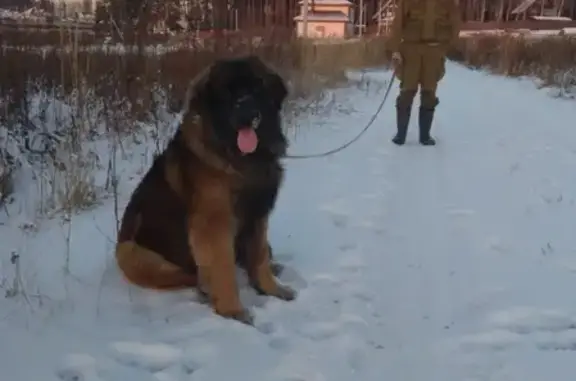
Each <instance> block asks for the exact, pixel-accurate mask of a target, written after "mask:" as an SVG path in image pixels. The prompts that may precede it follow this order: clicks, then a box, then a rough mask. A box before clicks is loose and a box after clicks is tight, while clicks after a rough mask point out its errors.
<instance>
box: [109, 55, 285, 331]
mask: <svg viewBox="0 0 576 381" xmlns="http://www.w3.org/2000/svg"><path fill="white" fill-rule="evenodd" d="M191 89H192V93H191V95H190V100H189V104H188V109H187V111H186V113H185V115H184V117H183V120H182V123H181V125H180V126H179V128H178V130H177V132H176V133H175V135H174V137H173V138H172V140H171V141H170V142H169V143H168V146H167V148H166V149H165V150H164V152H162V153H161V154H160V155H159V156H158V157H157V158H156V159H155V161H154V163H153V164H152V167H151V168H150V170H149V171H148V173H147V174H146V175H145V176H144V178H143V179H142V181H141V182H140V184H139V185H138V186H137V188H136V190H135V191H134V193H133V194H132V197H131V199H130V201H129V203H128V205H127V207H126V210H125V212H124V216H123V220H122V226H121V229H120V232H119V235H118V244H117V247H116V259H117V262H118V265H119V267H120V269H121V271H122V272H123V274H124V275H125V277H126V278H127V280H129V281H130V282H131V283H134V284H136V285H139V286H142V287H147V288H154V289H161V290H171V289H181V288H187V287H198V289H199V290H201V291H202V292H204V293H205V294H206V295H208V296H209V300H210V303H211V305H212V307H213V309H214V311H215V312H216V313H218V314H220V315H222V316H225V317H231V318H235V319H239V320H242V321H245V322H251V321H252V318H251V315H250V313H249V312H248V311H247V310H245V309H244V308H243V306H242V305H241V303H240V299H239V296H238V287H237V283H236V276H235V267H236V266H235V265H236V263H238V264H239V265H240V266H241V267H243V268H244V269H245V270H246V271H247V274H248V277H249V279H250V282H251V284H252V285H253V287H254V288H255V289H257V290H258V291H259V292H261V293H264V294H266V295H272V296H276V297H278V298H280V299H283V300H292V299H294V297H295V296H296V295H295V292H294V291H293V290H292V289H290V288H289V287H286V286H283V285H281V284H279V283H278V281H277V280H276V278H275V276H274V274H273V272H272V270H273V269H274V268H275V266H273V265H272V264H271V261H270V255H271V253H270V246H269V244H268V217H269V215H270V213H271V212H272V210H273V208H274V205H275V203H276V197H277V194H278V191H279V189H280V186H281V184H282V180H283V173H284V170H283V167H282V165H281V163H280V158H281V157H282V156H284V155H285V153H286V148H287V141H286V138H285V136H284V134H283V132H282V128H281V121H280V110H281V108H282V104H283V102H284V100H285V98H286V95H287V89H286V86H285V84H284V82H283V80H282V79H281V78H280V76H278V75H277V74H276V73H275V72H274V71H272V70H271V69H270V68H268V67H267V66H266V65H264V64H263V63H262V62H261V61H260V60H259V59H258V58H256V57H252V56H250V57H246V58H240V59H234V60H221V61H217V62H216V63H214V64H213V65H212V66H211V67H210V68H209V69H208V70H207V71H206V72H205V73H203V74H201V75H200V76H199V77H198V78H197V80H196V81H195V83H194V84H193V85H192V87H191ZM253 115H258V119H251V118H252V116H253ZM250 120H259V121H260V122H259V124H258V128H257V129H256V130H255V131H256V133H257V135H258V140H259V144H258V148H257V149H256V151H255V152H253V153H251V154H247V155H242V154H241V153H240V152H239V151H238V149H237V148H236V134H237V129H238V128H240V127H241V126H245V125H246V124H247V123H248V122H249V121H250Z"/></svg>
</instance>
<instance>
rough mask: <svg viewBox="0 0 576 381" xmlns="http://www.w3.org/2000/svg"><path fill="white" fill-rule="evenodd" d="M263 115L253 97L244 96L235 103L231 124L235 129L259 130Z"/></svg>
mask: <svg viewBox="0 0 576 381" xmlns="http://www.w3.org/2000/svg"><path fill="white" fill-rule="evenodd" d="M261 118H262V114H261V113H260V110H259V108H258V104H257V102H256V100H255V99H254V98H253V97H252V96H251V95H244V96H242V97H240V98H238V100H237V101H236V102H235V104H234V110H233V111H232V115H231V122H232V125H233V126H234V127H235V128H238V129H239V128H246V127H252V128H258V124H259V123H260V119H261Z"/></svg>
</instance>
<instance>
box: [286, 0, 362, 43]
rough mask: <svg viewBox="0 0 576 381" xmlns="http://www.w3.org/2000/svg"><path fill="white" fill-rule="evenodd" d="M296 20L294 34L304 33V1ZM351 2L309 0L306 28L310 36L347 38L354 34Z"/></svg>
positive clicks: (301, 34) (342, 0)
mask: <svg viewBox="0 0 576 381" xmlns="http://www.w3.org/2000/svg"><path fill="white" fill-rule="evenodd" d="M299 4H300V14H299V15H298V16H296V17H295V18H294V21H296V34H297V35H298V36H303V35H304V17H303V14H304V1H303V0H301V1H300V2H299ZM352 5H353V4H352V2H350V1H348V0H309V1H308V17H307V18H308V28H307V29H308V30H307V35H308V37H310V38H348V37H351V36H352V35H353V34H354V27H353V13H352V11H353V10H352Z"/></svg>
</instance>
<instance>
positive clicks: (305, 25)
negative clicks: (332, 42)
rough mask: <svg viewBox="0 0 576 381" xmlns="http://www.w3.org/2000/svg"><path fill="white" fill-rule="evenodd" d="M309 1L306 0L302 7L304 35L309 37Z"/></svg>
mask: <svg viewBox="0 0 576 381" xmlns="http://www.w3.org/2000/svg"><path fill="white" fill-rule="evenodd" d="M308 1H309V0H304V2H303V7H302V8H303V9H302V37H304V38H307V37H308Z"/></svg>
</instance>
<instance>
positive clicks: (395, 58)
mask: <svg viewBox="0 0 576 381" xmlns="http://www.w3.org/2000/svg"><path fill="white" fill-rule="evenodd" d="M392 62H393V63H394V65H400V64H401V63H402V54H400V52H394V53H392Z"/></svg>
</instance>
